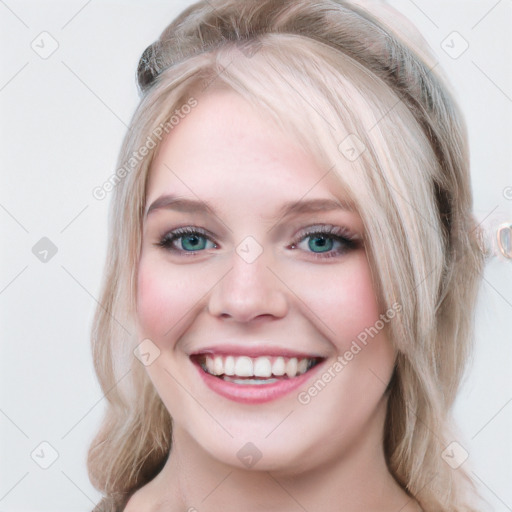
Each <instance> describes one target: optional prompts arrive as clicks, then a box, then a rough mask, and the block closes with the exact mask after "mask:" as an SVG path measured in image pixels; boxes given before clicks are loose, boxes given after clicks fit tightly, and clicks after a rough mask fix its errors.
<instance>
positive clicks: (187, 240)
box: [182, 235, 205, 251]
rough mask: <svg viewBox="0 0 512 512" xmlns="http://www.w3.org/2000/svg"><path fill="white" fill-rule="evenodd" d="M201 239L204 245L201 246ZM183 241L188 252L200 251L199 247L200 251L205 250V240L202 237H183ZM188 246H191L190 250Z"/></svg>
mask: <svg viewBox="0 0 512 512" xmlns="http://www.w3.org/2000/svg"><path fill="white" fill-rule="evenodd" d="M201 239H203V244H201ZM182 240H183V241H182V246H183V248H184V249H185V250H186V251H193V250H196V249H198V246H199V249H204V244H205V239H204V237H202V236H196V235H189V236H187V237H183V238H182ZM187 244H190V246H189V247H188V248H187ZM201 245H202V246H201Z"/></svg>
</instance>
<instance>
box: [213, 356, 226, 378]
mask: <svg viewBox="0 0 512 512" xmlns="http://www.w3.org/2000/svg"><path fill="white" fill-rule="evenodd" d="M213 373H214V374H215V375H222V374H223V373H224V361H223V360H222V357H221V356H216V357H215V359H214V360H213Z"/></svg>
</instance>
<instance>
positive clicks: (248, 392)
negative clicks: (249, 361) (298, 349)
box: [192, 351, 325, 404]
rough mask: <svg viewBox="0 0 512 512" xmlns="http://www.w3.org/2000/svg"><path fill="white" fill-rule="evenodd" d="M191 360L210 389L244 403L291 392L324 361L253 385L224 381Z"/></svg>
mask: <svg viewBox="0 0 512 512" xmlns="http://www.w3.org/2000/svg"><path fill="white" fill-rule="evenodd" d="M237 352H238V351H237ZM201 353H203V352H201ZM217 353H218V352H217ZM231 353H233V352H231ZM262 354H263V353H262ZM264 354H267V355H271V354H269V353H268V352H264ZM244 355H245V354H244ZM258 355H259V354H258ZM280 355H283V353H282V352H280ZM192 362H193V364H194V366H195V367H196V368H197V371H198V372H199V375H200V376H201V378H202V379H203V381H204V382H205V384H206V385H207V386H208V387H209V388H210V389H211V390H212V391H215V392H216V393H218V394H219V395H221V396H223V397H225V398H228V399H229V400H233V401H235V402H241V403H244V404H261V403H264V402H269V401H271V400H276V399H277V398H280V397H282V396H284V395H286V394H288V393H291V392H292V391H294V390H295V389H297V388H299V387H300V386H302V385H304V384H305V383H306V382H307V381H308V380H309V379H310V378H311V377H313V376H314V375H315V374H316V373H317V371H318V369H319V367H320V366H323V363H324V362H325V361H322V362H320V363H318V364H317V365H316V366H314V367H313V368H311V370H309V371H307V372H306V373H303V374H302V375H298V376H297V377H293V378H291V379H283V380H279V381H277V382H274V383H271V384H254V385H250V384H247V385H243V384H235V383H233V382H226V381H224V380H223V379H221V378H219V377H216V376H214V375H210V374H209V373H206V372H205V371H204V370H203V369H202V368H201V367H200V366H199V364H198V363H197V362H196V361H195V360H194V359H192Z"/></svg>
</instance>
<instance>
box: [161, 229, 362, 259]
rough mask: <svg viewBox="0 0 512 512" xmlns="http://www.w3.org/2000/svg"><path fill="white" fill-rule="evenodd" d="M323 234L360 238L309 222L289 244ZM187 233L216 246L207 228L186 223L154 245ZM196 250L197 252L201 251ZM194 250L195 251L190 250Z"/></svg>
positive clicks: (348, 231)
mask: <svg viewBox="0 0 512 512" xmlns="http://www.w3.org/2000/svg"><path fill="white" fill-rule="evenodd" d="M336 231H337V232H336ZM317 233H319V234H324V235H327V236H328V237H331V238H337V239H338V240H340V239H341V240H343V239H345V240H347V242H358V241H360V240H361V237H360V236H359V235H358V234H356V233H354V232H353V231H352V230H350V229H349V228H347V227H346V226H343V225H336V224H318V223H317V224H311V225H309V226H307V227H304V228H301V229H300V230H298V232H297V233H296V234H295V235H293V237H292V240H291V245H295V244H297V243H299V242H300V241H302V240H303V239H304V238H307V237H308V236H313V235H315V234H317ZM187 234H199V235H200V236H203V237H205V238H206V239H208V240H209V241H210V242H212V243H214V244H215V245H216V246H218V245H219V244H218V242H217V241H216V237H215V235H213V234H212V233H211V232H210V231H209V230H207V229H205V228H201V227H199V226H193V225H187V226H181V227H177V228H174V229H172V230H170V231H168V232H166V233H165V234H164V235H163V236H162V237H161V238H160V242H159V243H157V244H156V245H159V244H161V242H163V241H165V239H166V238H169V239H172V242H175V241H176V240H179V239H180V238H182V237H184V236H186V235H187ZM175 250H176V251H177V252H182V251H183V250H182V249H175ZM202 251H203V250H201V251H197V252H202ZM190 252H195V251H190Z"/></svg>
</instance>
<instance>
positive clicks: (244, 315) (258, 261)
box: [208, 237, 287, 322]
mask: <svg viewBox="0 0 512 512" xmlns="http://www.w3.org/2000/svg"><path fill="white" fill-rule="evenodd" d="M250 238H251V237H247V239H245V240H244V241H242V242H241V243H240V244H239V245H238V246H237V247H236V250H234V251H233V252H232V255H231V257H230V259H229V265H230V270H229V272H227V273H226V274H225V275H224V277H223V278H222V279H221V280H220V282H219V283H218V284H217V285H216V286H215V287H214V289H213V290H212V293H211V295H210V299H209V305H208V306H209V307H208V309H209V311H210V313H211V314H212V315H215V316H223V317H231V318H232V319H233V320H237V321H240V322H247V321H250V320H251V319H253V318H256V317H259V316H262V315H271V316H275V317H282V316H284V315H285V314H286V310H287V300H286V294H285V290H284V289H283V287H282V283H281V282H280V281H279V279H276V277H275V275H274V274H273V272H272V271H271V270H270V269H269V268H268V267H271V266H272V260H273V258H272V257H271V254H270V253H267V252H266V251H264V250H263V248H262V247H261V246H260V245H259V244H257V245H256V243H255V241H254V239H253V240H251V239H250Z"/></svg>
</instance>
